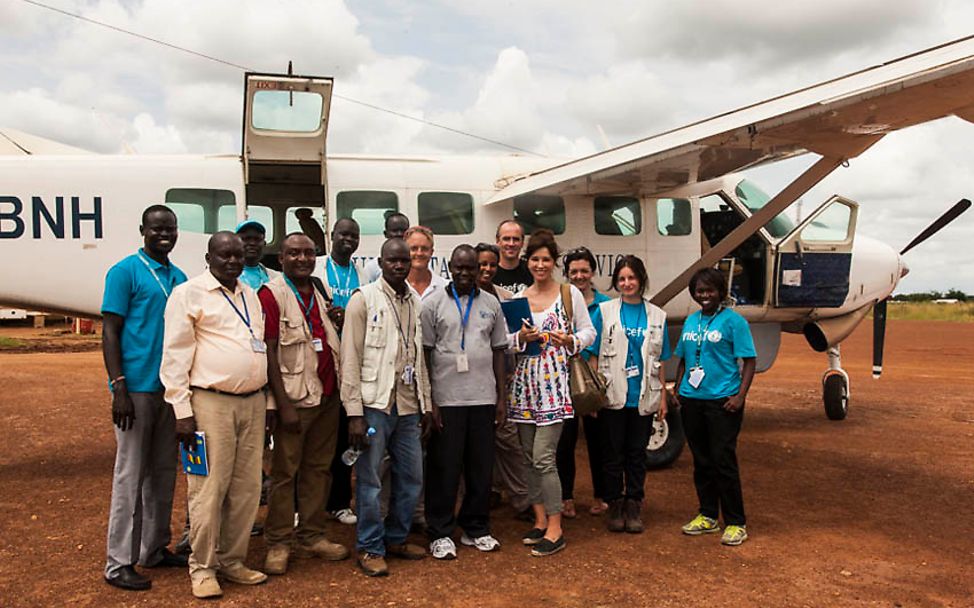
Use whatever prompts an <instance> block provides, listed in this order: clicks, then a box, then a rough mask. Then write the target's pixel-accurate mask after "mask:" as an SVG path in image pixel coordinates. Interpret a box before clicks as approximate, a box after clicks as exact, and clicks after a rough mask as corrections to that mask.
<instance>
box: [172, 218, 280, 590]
mask: <svg viewBox="0 0 974 608" xmlns="http://www.w3.org/2000/svg"><path fill="white" fill-rule="evenodd" d="M243 260H244V251H243V241H241V240H240V237H239V236H237V235H236V234H233V233H232V232H218V233H216V234H214V235H213V236H212V237H211V238H210V241H209V245H208V248H207V254H206V261H207V264H208V265H209V270H208V271H206V272H204V273H203V274H201V275H199V276H196V277H194V278H192V279H190V280H189V281H187V282H185V283H183V284H182V285H180V286H178V287H177V288H176V289H174V290H173V292H172V295H171V296H170V298H169V302H168V303H167V305H166V323H165V337H164V343H163V353H162V367H161V370H160V374H159V376H160V378H161V380H162V384H163V386H165V389H166V393H165V398H166V401H167V402H168V403H171V404H172V407H173V411H174V412H175V414H176V435H177V436H178V437H179V440H180V441H181V442H182V443H183V445H185V446H187V447H192V446H193V445H194V443H195V435H194V433H195V432H196V431H202V432H203V433H204V436H205V441H206V460H207V464H208V466H209V474H208V475H206V476H200V475H189V476H188V495H189V519H190V534H189V539H190V546H191V547H192V553H191V554H190V556H189V575H190V579H191V580H192V583H193V595H195V596H196V597H199V598H206V597H219V596H220V595H222V594H223V590H222V589H221V588H220V585H219V583H218V582H217V579H216V575H217V573H218V572H219V574H220V575H221V576H222V577H223V578H224V579H225V580H228V581H230V582H233V583H239V584H244V585H256V584H259V583H262V582H264V581H265V580H267V575H265V574H264V573H262V572H257V571H256V570H251V569H249V568H247V567H246V566H245V565H244V563H243V560H244V558H245V557H246V555H247V544H248V542H249V539H250V528H251V526H252V525H253V523H254V518H255V517H256V515H257V507H258V502H259V500H260V471H261V453H262V451H263V439H264V411H265V408H266V403H267V401H266V397H265V394H264V387H265V385H266V384H267V354H266V351H267V347H266V345H265V344H264V341H263V336H264V318H263V315H262V314H261V306H260V300H258V299H257V294H255V293H254V290H252V289H251V288H250V287H247V286H246V285H244V284H243V283H241V282H240V281H238V280H237V278H238V277H239V276H240V273H241V271H242V270H243Z"/></svg>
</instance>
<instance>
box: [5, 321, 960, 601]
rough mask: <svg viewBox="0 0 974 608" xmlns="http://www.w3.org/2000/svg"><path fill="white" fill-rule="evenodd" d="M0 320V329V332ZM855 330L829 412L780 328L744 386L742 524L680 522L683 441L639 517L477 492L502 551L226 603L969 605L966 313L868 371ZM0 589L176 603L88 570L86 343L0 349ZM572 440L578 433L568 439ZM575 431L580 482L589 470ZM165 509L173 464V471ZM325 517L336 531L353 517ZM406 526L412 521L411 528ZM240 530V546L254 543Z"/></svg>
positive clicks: (332, 568)
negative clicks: (744, 531)
mask: <svg viewBox="0 0 974 608" xmlns="http://www.w3.org/2000/svg"><path fill="white" fill-rule="evenodd" d="M0 335H3V334H2V332H0ZM869 346H870V331H869V329H868V328H865V327H864V328H863V329H861V330H860V331H858V332H857V333H856V334H855V335H854V336H853V337H852V338H851V339H850V340H848V341H847V343H846V344H844V345H843V350H844V353H843V354H844V364H845V366H846V368H847V369H848V371H849V373H850V375H851V377H852V382H853V384H852V391H853V393H852V406H851V410H850V414H849V417H848V419H847V420H845V421H843V422H830V421H829V420H827V419H826V418H825V415H824V412H823V409H822V405H821V397H820V378H821V374H822V371H823V370H824V367H825V357H824V356H822V355H817V354H815V353H813V352H811V351H810V350H809V349H808V348H807V347H806V346H805V345H804V343H803V340H802V338H800V337H799V336H785V337H784V341H783V345H782V352H781V354H780V355H779V358H778V362H777V363H776V365H775V367H774V368H773V370H772V371H771V372H769V373H766V374H763V375H761V376H758V378H757V380H756V382H755V386H754V389H753V390H752V393H751V397H750V399H749V401H748V404H747V414H746V418H745V427H744V431H743V433H742V436H741V440H740V448H739V452H740V460H741V468H742V475H743V483H744V496H745V502H746V505H747V510H748V520H749V521H748V523H749V526H748V529H749V532H750V535H751V540H749V541H748V542H747V543H745V544H744V545H743V546H741V547H738V548H728V547H722V546H721V545H720V544H719V539H718V538H717V537H715V536H707V537H698V538H689V537H685V536H682V535H681V534H680V525H681V524H682V523H684V522H685V521H686V520H687V519H688V518H689V517H690V516H691V515H693V513H694V512H695V508H696V500H695V496H694V493H693V486H692V483H691V463H690V458H689V454H688V453H687V452H686V451H685V452H684V454H683V456H682V457H681V458H680V460H679V461H678V462H677V463H676V464H675V465H674V466H673V467H672V468H670V469H667V470H664V471H659V472H654V473H651V474H650V476H649V479H648V481H647V493H648V511H649V512H648V517H647V523H648V527H647V532H646V533H645V534H642V535H638V536H631V535H610V534H609V533H607V532H605V531H604V529H603V528H602V519H601V518H595V517H591V516H589V515H588V514H587V513H585V512H584V510H583V509H580V511H583V512H582V513H580V515H579V517H578V519H575V520H571V521H568V522H567V525H566V539H567V540H568V548H567V550H566V551H564V552H563V553H561V554H559V555H557V556H554V557H550V558H545V559H538V558H532V557H530V555H529V554H528V551H527V550H526V549H525V548H524V547H523V546H521V545H520V542H519V539H520V534H521V533H522V532H523V531H524V530H525V527H524V526H525V524H523V523H521V522H517V521H515V520H514V519H513V518H512V517H511V515H512V513H511V511H510V509H509V508H508V507H506V506H505V507H502V508H501V509H499V510H497V511H494V520H493V521H494V524H493V525H494V532H495V535H496V536H498V538H499V539H500V540H501V542H502V543H503V548H502V549H501V551H499V552H497V553H492V554H480V553H477V552H476V551H474V550H471V549H467V548H462V547H461V548H460V552H459V559H458V560H457V561H454V562H434V561H433V560H431V559H427V560H425V561H422V562H416V563H414V562H409V563H404V562H397V561H393V562H391V565H390V566H391V569H392V575H391V576H390V577H388V578H386V579H379V580H373V579H367V578H366V577H364V576H363V575H361V574H360V573H359V572H358V571H357V570H356V568H355V565H354V562H353V561H351V560H350V561H346V562H342V563H338V564H335V563H324V562H320V561H296V562H294V563H293V567H292V568H291V570H290V572H289V573H288V575H287V576H285V577H282V578H273V579H272V580H271V581H269V583H268V584H266V585H263V586H260V587H256V588H246V587H240V586H236V585H232V584H227V585H225V587H224V588H225V596H224V599H223V600H222V602H223V603H224V604H226V605H262V606H285V605H286V606H306V605H307V606H311V605H324V606H397V607H403V606H424V605H433V604H435V605H439V606H465V607H472V606H484V607H489V606H517V605H529V606H587V607H592V608H595V607H598V606H681V607H683V606H755V605H763V606H972V605H974V518H972V517H971V508H972V506H974V449H972V448H974V324H955V323H945V322H939V323H938V322H919V321H899V322H891V323H890V327H889V331H888V336H887V357H886V372H885V374H884V377H883V379H882V380H880V381H878V382H877V381H874V380H872V379H871V378H870V376H869V366H870V362H869V356H870V355H869V352H870V350H869ZM0 420H3V422H4V431H5V433H6V437H7V439H6V440H5V441H4V442H3V443H2V445H0V489H2V490H0V530H2V535H0V606H3V607H13V606H54V605H66V604H73V605H80V606H166V605H168V606H171V605H189V604H193V603H194V600H193V598H192V596H191V594H190V585H189V578H188V576H187V573H186V572H185V571H182V570H179V571H172V570H168V571H150V576H151V577H152V581H153V589H152V590H151V591H149V592H143V593H132V592H122V591H119V590H116V589H114V588H112V587H109V586H108V585H106V584H105V583H104V582H103V581H102V574H101V572H102V567H103V565H104V559H105V526H106V520H107V510H108V500H109V493H110V485H111V471H112V462H113V455H114V438H113V436H112V427H111V421H110V414H109V409H108V398H107V393H106V390H105V379H104V371H103V369H102V365H101V355H100V353H99V352H83V353H61V354H57V353H27V354H18V353H4V354H0ZM582 446H583V447H584V442H583V444H582ZM583 447H582V448H580V450H579V454H578V462H579V467H578V470H579V480H578V483H577V484H576V485H577V492H576V493H577V497H578V502H579V503H581V505H583V506H584V507H586V508H587V506H588V504H589V503H590V501H589V500H588V497H589V496H590V492H591V484H590V480H589V477H588V467H587V464H586V463H587V461H586V459H585V455H584V454H583V453H582V449H583ZM176 491H177V497H176V509H175V512H174V514H173V524H174V525H173V528H174V531H175V530H179V529H180V528H181V522H182V518H183V516H184V510H183V509H184V504H185V498H184V497H185V483H184V482H183V480H182V478H180V479H179V482H178V483H177V490H176ZM332 536H333V538H334V539H335V540H338V541H341V542H343V543H346V544H352V543H353V529H352V528H351V527H346V526H341V525H339V524H337V523H336V524H334V527H333V528H332ZM417 540H422V539H417ZM263 554H264V543H263V540H262V539H259V538H255V539H253V541H252V543H251V550H250V563H251V565H254V566H258V567H259V565H260V564H262V563H263Z"/></svg>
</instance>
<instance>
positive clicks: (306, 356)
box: [265, 274, 341, 407]
mask: <svg viewBox="0 0 974 608" xmlns="http://www.w3.org/2000/svg"><path fill="white" fill-rule="evenodd" d="M265 287H267V288H268V289H270V291H271V293H272V294H274V299H275V300H276V301H277V307H278V308H279V309H280V311H281V323H280V336H279V337H278V341H277V361H278V363H279V364H280V366H281V378H283V380H284V391H285V392H286V393H287V396H288V397H289V398H290V399H291V400H292V401H293V402H294V403H295V405H297V406H298V407H314V406H316V405H319V404H320V403H321V396H322V386H321V379H320V378H318V353H317V352H315V348H314V344H313V343H312V335H311V328H309V327H308V322H307V321H306V320H305V318H304V311H302V310H301V305H300V304H298V299H297V297H295V295H294V292H293V291H291V288H290V287H289V286H288V284H287V283H286V282H285V281H284V275H283V274H282V275H278V276H276V277H274V278H273V279H271V280H270V282H268V283H267V284H266V285H265ZM315 306H316V307H317V308H318V314H319V315H320V316H321V322H322V325H323V326H324V328H325V341H326V343H327V345H328V348H329V349H330V350H331V357H332V361H334V362H335V374H336V386H335V390H338V386H337V382H338V381H337V378H339V377H341V375H340V373H339V372H340V368H341V366H340V364H339V358H338V351H339V350H340V349H339V343H338V331H337V330H335V327H334V325H332V323H331V320H330V319H329V318H328V315H327V314H326V309H325V303H324V302H323V299H322V297H321V294H320V293H318V291H317V290H315ZM271 399H273V397H271ZM268 407H272V406H271V405H269V406H268Z"/></svg>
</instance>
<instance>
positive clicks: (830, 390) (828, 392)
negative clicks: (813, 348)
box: [822, 345, 850, 420]
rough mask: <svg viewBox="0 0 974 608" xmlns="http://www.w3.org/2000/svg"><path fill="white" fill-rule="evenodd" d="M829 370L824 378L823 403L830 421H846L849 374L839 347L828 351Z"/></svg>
mask: <svg viewBox="0 0 974 608" xmlns="http://www.w3.org/2000/svg"><path fill="white" fill-rule="evenodd" d="M828 355H829V369H828V370H826V372H825V375H823V376H822V402H823V403H824V404H825V415H826V416H828V418H829V420H844V419H845V417H846V414H848V413H849V395H850V393H849V374H847V373H845V370H844V369H842V357H841V354H840V353H839V346H838V345H836V346H833V347H831V348H829V350H828Z"/></svg>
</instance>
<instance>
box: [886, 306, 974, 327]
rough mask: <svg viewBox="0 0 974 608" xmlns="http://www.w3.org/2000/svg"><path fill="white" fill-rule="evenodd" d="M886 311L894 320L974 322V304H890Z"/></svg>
mask: <svg viewBox="0 0 974 608" xmlns="http://www.w3.org/2000/svg"><path fill="white" fill-rule="evenodd" d="M886 310H887V315H888V318H889V319H893V320H907V321H954V322H959V323H970V322H974V302H958V303H956V304H936V303H934V302H890V303H889V305H888V306H887V307H886Z"/></svg>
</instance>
